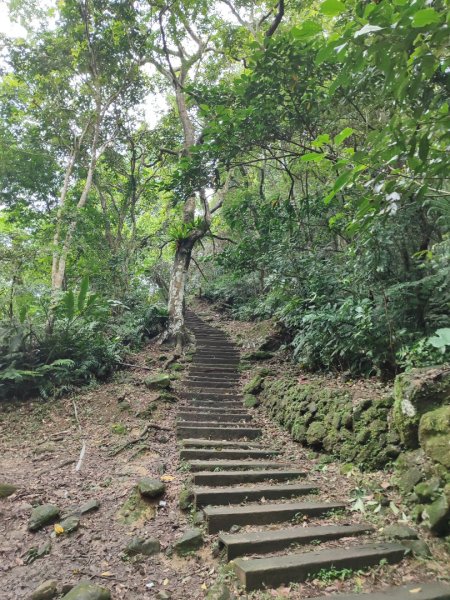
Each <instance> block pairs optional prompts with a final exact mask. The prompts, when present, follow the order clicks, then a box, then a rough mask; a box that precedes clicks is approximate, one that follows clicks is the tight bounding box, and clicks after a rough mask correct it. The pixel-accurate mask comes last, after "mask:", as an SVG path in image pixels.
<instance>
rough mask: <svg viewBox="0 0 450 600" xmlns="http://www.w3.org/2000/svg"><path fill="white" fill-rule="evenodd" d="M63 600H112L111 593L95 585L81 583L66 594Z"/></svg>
mask: <svg viewBox="0 0 450 600" xmlns="http://www.w3.org/2000/svg"><path fill="white" fill-rule="evenodd" d="M63 600H111V593H110V591H109V590H107V589H106V588H104V587H100V586H98V585H94V584H93V583H87V582H86V583H84V582H83V583H79V584H78V585H76V586H75V587H74V588H72V589H71V590H70V592H69V593H68V594H66V595H65V596H64V598H63Z"/></svg>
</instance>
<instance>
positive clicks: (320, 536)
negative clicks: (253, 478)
mask: <svg viewBox="0 0 450 600" xmlns="http://www.w3.org/2000/svg"><path fill="white" fill-rule="evenodd" d="M292 487H293V486H292ZM200 489H201V488H200ZM236 489H238V488H236ZM371 531H373V527H372V526H371V525H317V526H315V527H289V528H288V529H270V530H267V531H252V532H249V533H236V534H231V533H221V534H220V535H219V543H220V544H221V545H222V546H225V548H226V552H227V559H228V560H233V559H234V558H236V557H237V556H244V555H245V554H264V553H267V552H277V551H279V550H285V549H287V548H290V547H291V546H292V545H294V544H295V545H297V544H309V543H311V542H312V541H314V540H317V541H321V542H325V541H327V540H336V539H339V538H342V537H353V536H357V535H364V534H365V533H370V532H371Z"/></svg>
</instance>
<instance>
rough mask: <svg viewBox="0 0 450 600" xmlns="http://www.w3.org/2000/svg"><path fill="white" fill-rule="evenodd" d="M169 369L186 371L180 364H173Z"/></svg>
mask: <svg viewBox="0 0 450 600" xmlns="http://www.w3.org/2000/svg"><path fill="white" fill-rule="evenodd" d="M169 368H170V370H171V371H182V370H183V369H184V366H183V365H182V364H180V363H173V364H171V365H170V367H169Z"/></svg>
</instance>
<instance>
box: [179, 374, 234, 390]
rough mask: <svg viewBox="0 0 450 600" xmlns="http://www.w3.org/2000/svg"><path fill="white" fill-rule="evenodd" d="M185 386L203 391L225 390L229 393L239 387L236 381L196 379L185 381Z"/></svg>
mask: <svg viewBox="0 0 450 600" xmlns="http://www.w3.org/2000/svg"><path fill="white" fill-rule="evenodd" d="M184 384H185V385H186V386H187V387H189V388H199V389H202V390H205V389H208V388H209V389H211V388H212V389H213V391H215V390H216V389H218V390H223V389H225V388H226V389H227V391H230V390H232V389H234V388H236V387H237V385H236V382H235V381H228V380H227V379H218V380H214V379H197V378H196V377H187V378H186V379H185V380H184Z"/></svg>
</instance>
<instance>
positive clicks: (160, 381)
mask: <svg viewBox="0 0 450 600" xmlns="http://www.w3.org/2000/svg"><path fill="white" fill-rule="evenodd" d="M144 384H145V385H146V386H147V387H148V388H149V389H151V390H167V389H169V388H170V377H169V375H165V374H164V373H160V374H158V375H149V376H148V377H146V378H145V379H144Z"/></svg>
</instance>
